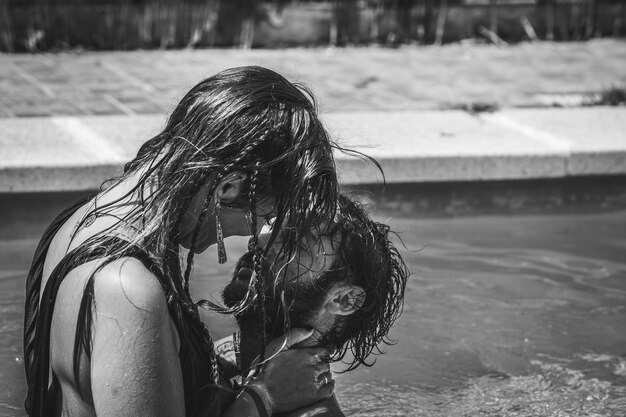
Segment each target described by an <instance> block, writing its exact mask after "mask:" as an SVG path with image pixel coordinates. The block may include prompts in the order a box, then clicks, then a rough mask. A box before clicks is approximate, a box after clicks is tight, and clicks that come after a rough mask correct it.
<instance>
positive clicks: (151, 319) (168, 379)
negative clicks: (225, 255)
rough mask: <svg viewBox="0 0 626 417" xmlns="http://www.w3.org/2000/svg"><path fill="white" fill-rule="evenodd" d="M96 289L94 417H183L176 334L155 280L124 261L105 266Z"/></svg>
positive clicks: (138, 264) (140, 266)
mask: <svg viewBox="0 0 626 417" xmlns="http://www.w3.org/2000/svg"><path fill="white" fill-rule="evenodd" d="M94 285H95V286H94V290H95V291H94V294H95V301H94V322H93V333H92V335H93V336H92V337H93V350H92V356H91V389H92V393H93V401H94V407H95V410H96V415H98V417H101V416H132V417H137V416H150V417H159V416H164V417H165V416H169V417H175V416H184V414H185V404H184V392H183V382H182V381H183V378H182V371H181V368H180V362H179V358H178V345H179V343H178V335H177V333H176V330H175V328H174V325H173V323H172V321H171V319H170V317H169V313H168V308H167V303H166V300H165V294H164V292H163V289H162V288H161V285H160V284H159V282H158V280H157V279H156V277H155V276H154V275H152V274H151V273H150V272H149V271H148V270H147V269H146V268H145V267H144V266H143V264H141V262H139V261H138V260H136V259H132V258H125V259H120V260H118V261H115V262H113V263H111V264H109V265H107V266H105V267H104V268H103V269H102V270H101V271H100V272H99V273H98V275H97V276H96V279H95V284H94Z"/></svg>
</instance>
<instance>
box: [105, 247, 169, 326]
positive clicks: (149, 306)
mask: <svg viewBox="0 0 626 417" xmlns="http://www.w3.org/2000/svg"><path fill="white" fill-rule="evenodd" d="M94 279H95V281H94V296H95V307H96V314H97V315H100V314H107V313H109V314H113V315H114V316H121V317H119V318H121V319H123V320H124V319H128V320H130V321H134V320H135V319H133V317H135V318H136V319H138V320H142V321H144V320H149V321H151V322H152V321H154V322H155V324H156V322H160V323H161V324H162V321H163V320H164V319H166V318H167V317H168V309H167V301H166V298H165V291H164V290H163V287H162V286H161V283H160V282H159V280H158V279H157V277H156V276H155V275H154V274H153V273H152V272H150V271H149V270H148V269H147V268H146V267H145V266H144V264H143V263H142V262H141V261H140V260H139V259H136V258H132V257H123V258H120V259H117V260H115V261H113V262H111V263H108V264H107V265H105V266H104V267H102V269H101V270H100V271H98V273H97V274H96V276H95V278H94ZM128 313H131V314H130V317H124V315H125V314H128Z"/></svg>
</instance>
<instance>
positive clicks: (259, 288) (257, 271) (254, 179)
mask: <svg viewBox="0 0 626 417" xmlns="http://www.w3.org/2000/svg"><path fill="white" fill-rule="evenodd" d="M259 165H260V163H259V162H258V161H257V163H256V164H255V169H254V171H253V172H252V175H251V177H250V214H251V217H252V219H251V226H252V230H251V232H252V239H251V240H250V247H249V249H251V250H252V251H253V252H254V255H253V258H252V262H253V263H252V264H253V267H252V269H253V277H252V279H253V280H254V287H255V292H256V296H257V297H259V305H260V306H261V332H260V334H261V352H260V354H259V362H263V360H264V359H265V346H266V345H267V335H266V329H265V326H266V322H267V313H266V311H265V288H264V282H263V280H262V279H261V252H262V249H261V248H260V247H259V234H258V227H257V207H256V203H257V195H256V193H257V188H258V182H259Z"/></svg>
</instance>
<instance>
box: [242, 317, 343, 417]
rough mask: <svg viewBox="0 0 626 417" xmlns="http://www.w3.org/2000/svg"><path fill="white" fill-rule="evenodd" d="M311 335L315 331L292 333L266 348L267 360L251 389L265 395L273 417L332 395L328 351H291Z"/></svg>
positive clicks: (332, 384) (309, 349)
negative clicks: (275, 414)
mask: <svg viewBox="0 0 626 417" xmlns="http://www.w3.org/2000/svg"><path fill="white" fill-rule="evenodd" d="M311 334H312V331H307V330H304V329H292V330H290V331H289V332H287V333H285V335H284V336H282V337H280V338H278V339H274V340H272V341H271V342H270V343H269V344H268V345H267V348H266V352H267V353H266V356H267V358H268V359H267V360H266V362H265V363H264V364H263V367H262V370H261V371H260V373H259V374H258V375H257V376H256V378H255V379H254V380H253V381H252V382H250V383H249V384H248V385H249V386H250V387H251V388H253V389H254V390H255V391H257V392H258V393H259V394H262V395H261V396H262V398H263V402H264V403H265V405H266V407H267V410H268V413H269V414H270V415H271V414H274V413H280V412H285V411H290V410H294V409H296V408H300V407H304V406H307V405H309V404H312V403H314V402H317V401H319V400H322V399H325V398H328V397H330V396H331V395H332V393H333V390H334V388H335V382H334V381H333V380H332V374H331V372H330V360H329V353H328V350H326V349H324V348H305V349H295V348H294V349H290V348H291V347H292V346H294V345H296V344H297V343H300V342H301V341H303V340H305V339H307V338H308V337H310V336H311Z"/></svg>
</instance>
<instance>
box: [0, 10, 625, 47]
mask: <svg viewBox="0 0 626 417" xmlns="http://www.w3.org/2000/svg"><path fill="white" fill-rule="evenodd" d="M0 7H1V9H0V12H1V16H2V17H1V18H0V19H2V20H1V21H0V50H2V51H6V52H24V51H28V52H35V51H54V50H67V49H70V48H86V49H97V50H103V49H107V50H110V49H116V50H128V49H137V48H194V47H241V48H255V47H264V48H276V47H284V46H321V45H334V46H342V45H370V44H379V45H388V46H396V45H400V44H420V45H428V44H436V45H441V44H442V43H450V42H459V41H463V40H467V39H476V38H478V39H481V40H483V41H485V42H494V43H501V42H520V41H526V40H530V41H536V40H539V39H541V40H557V41H570V40H574V41H580V40H586V39H591V38H598V37H607V36H613V37H619V36H623V35H624V34H625V33H626V23H625V22H624V20H625V16H626V6H625V5H624V2H623V1H621V0H334V1H315V0H309V1H307V0H275V1H260V0H221V1H220V0H204V1H202V0H4V1H3V2H2V5H1V6H0Z"/></svg>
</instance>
